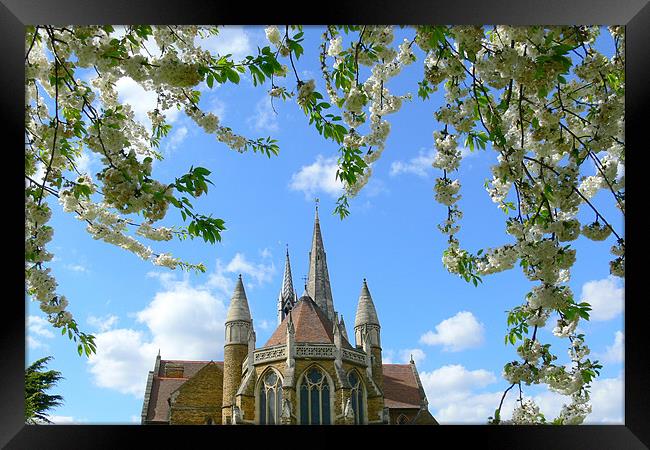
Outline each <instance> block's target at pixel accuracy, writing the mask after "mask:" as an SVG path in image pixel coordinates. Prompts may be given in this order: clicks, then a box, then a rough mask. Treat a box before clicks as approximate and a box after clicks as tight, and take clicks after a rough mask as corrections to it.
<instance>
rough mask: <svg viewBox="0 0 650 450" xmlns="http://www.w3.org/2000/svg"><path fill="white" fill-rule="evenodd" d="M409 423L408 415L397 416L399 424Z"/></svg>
mask: <svg viewBox="0 0 650 450" xmlns="http://www.w3.org/2000/svg"><path fill="white" fill-rule="evenodd" d="M407 423H409V419H408V417H406V416H405V415H404V414H400V415H399V417H398V418H397V425H406V424H407Z"/></svg>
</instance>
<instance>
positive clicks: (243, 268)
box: [226, 253, 275, 285]
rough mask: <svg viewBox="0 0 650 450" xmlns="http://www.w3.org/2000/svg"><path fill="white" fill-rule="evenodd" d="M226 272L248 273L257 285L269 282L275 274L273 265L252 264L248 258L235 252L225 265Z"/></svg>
mask: <svg viewBox="0 0 650 450" xmlns="http://www.w3.org/2000/svg"><path fill="white" fill-rule="evenodd" d="M226 271H227V272H232V273H242V274H246V275H250V276H251V277H253V278H254V279H255V281H256V282H257V284H258V285H260V284H263V283H266V282H269V281H271V280H272V279H273V275H274V274H275V265H274V264H273V262H271V264H270V265H269V264H262V263H259V264H254V263H252V262H250V261H248V260H246V257H245V256H244V255H243V254H242V253H236V254H235V256H234V258H233V259H232V260H231V261H230V262H229V263H228V265H227V266H226Z"/></svg>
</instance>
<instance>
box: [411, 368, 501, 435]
mask: <svg viewBox="0 0 650 450" xmlns="http://www.w3.org/2000/svg"><path fill="white" fill-rule="evenodd" d="M420 380H421V381H422V386H423V387H424V390H425V392H426V394H427V400H428V401H429V409H430V410H431V412H432V414H433V415H434V417H435V418H436V420H438V422H440V423H486V422H487V418H488V417H489V416H490V415H493V414H494V410H495V408H496V406H495V405H498V402H499V400H500V395H499V393H498V392H495V393H491V392H488V393H475V392H474V391H475V390H476V389H480V388H484V387H485V386H488V385H490V384H492V383H494V382H496V380H497V378H496V376H495V375H494V373H492V372H490V371H487V370H484V369H477V370H468V369H466V368H465V367H464V366H462V365H459V364H453V365H445V366H442V367H440V368H438V369H435V370H433V371H431V372H426V371H423V372H420ZM495 402H496V403H495ZM508 408H511V405H510V404H508V405H505V407H504V410H503V411H504V412H509V411H511V409H510V410H509V409H508Z"/></svg>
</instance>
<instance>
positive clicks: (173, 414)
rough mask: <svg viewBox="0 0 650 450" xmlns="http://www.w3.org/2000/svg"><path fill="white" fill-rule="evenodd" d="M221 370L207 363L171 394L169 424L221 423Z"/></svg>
mask: <svg viewBox="0 0 650 450" xmlns="http://www.w3.org/2000/svg"><path fill="white" fill-rule="evenodd" d="M222 389H223V372H222V370H221V367H219V366H218V365H217V364H215V363H209V364H207V365H206V366H205V367H203V368H202V369H201V370H199V371H198V372H197V373H196V375H194V376H193V377H192V378H190V379H189V380H187V382H185V383H184V384H183V385H182V386H181V387H180V388H179V389H178V390H177V391H176V392H174V393H173V394H172V397H171V399H172V406H171V409H170V424H172V425H176V424H188V425H205V424H206V423H208V421H211V423H213V424H220V423H221V404H222Z"/></svg>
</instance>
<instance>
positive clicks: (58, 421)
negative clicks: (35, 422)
mask: <svg viewBox="0 0 650 450" xmlns="http://www.w3.org/2000/svg"><path fill="white" fill-rule="evenodd" d="M48 419H50V420H51V421H52V422H53V424H54V425H73V424H76V423H85V422H88V421H87V420H85V419H77V418H75V417H73V416H48Z"/></svg>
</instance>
